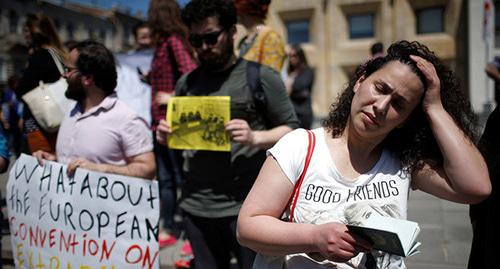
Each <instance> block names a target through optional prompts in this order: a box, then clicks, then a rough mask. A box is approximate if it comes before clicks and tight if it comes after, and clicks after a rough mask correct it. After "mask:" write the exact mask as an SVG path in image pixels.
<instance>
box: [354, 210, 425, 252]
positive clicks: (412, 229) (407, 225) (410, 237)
mask: <svg viewBox="0 0 500 269" xmlns="http://www.w3.org/2000/svg"><path fill="white" fill-rule="evenodd" d="M347 227H348V228H349V231H350V232H352V233H353V234H355V235H358V236H360V237H362V238H364V239H366V240H368V241H370V242H372V243H373V249H376V250H381V251H384V252H387V253H390V254H395V255H399V256H403V257H409V256H412V255H414V254H417V253H419V252H420V251H419V250H417V248H418V246H420V242H416V241H415V240H416V239H417V236H418V234H419V232H420V227H419V226H418V223H416V222H413V221H408V220H403V219H396V218H392V217H383V216H380V215H377V214H372V215H371V216H370V217H369V218H368V219H366V221H364V222H363V225H347Z"/></svg>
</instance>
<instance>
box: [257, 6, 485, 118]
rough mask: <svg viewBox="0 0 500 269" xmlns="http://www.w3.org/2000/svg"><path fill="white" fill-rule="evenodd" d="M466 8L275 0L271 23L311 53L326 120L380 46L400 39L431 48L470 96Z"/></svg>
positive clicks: (317, 105) (317, 104) (318, 111)
mask: <svg viewBox="0 0 500 269" xmlns="http://www.w3.org/2000/svg"><path fill="white" fill-rule="evenodd" d="M471 2H473V1H471ZM478 2H480V1H478ZM466 6H467V4H466V1H465V3H464V1H462V0H311V1H303V0H273V1H272V3H271V7H270V14H269V16H268V21H267V23H268V24H269V25H270V26H271V27H273V28H274V29H276V30H277V31H278V32H280V33H281V34H282V36H283V37H284V38H285V40H286V42H287V43H288V44H291V43H300V44H301V45H302V47H303V48H304V50H305V51H306V54H307V57H308V60H309V62H310V63H311V65H312V66H313V67H314V68H315V70H316V80H315V86H314V89H313V100H314V111H315V115H316V116H317V117H320V118H322V117H324V116H326V115H327V113H328V109H329V106H330V104H331V103H332V102H333V101H334V100H335V98H336V97H337V95H338V94H339V93H340V92H341V90H342V89H343V87H345V85H346V83H347V82H348V78H349V77H350V76H351V75H352V74H353V72H354V70H355V68H356V67H357V66H358V65H360V64H362V63H363V62H365V61H366V60H367V59H369V58H370V47H371V45H372V44H373V43H375V42H382V43H383V44H384V48H385V49H387V47H388V46H389V45H390V44H391V43H392V42H394V41H397V40H417V41H420V42H422V43H424V44H426V45H427V46H428V47H429V48H430V49H431V50H433V51H435V52H436V54H437V55H438V56H439V57H440V58H442V59H443V60H444V61H445V63H446V64H447V65H449V67H450V68H451V69H452V70H454V71H455V72H456V73H457V74H458V76H459V77H460V78H461V79H462V80H463V82H464V83H463V84H464V86H466V87H465V89H464V90H465V91H467V92H468V89H467V88H468V87H467V85H468V84H467V81H468V76H467V72H468V70H467V68H465V67H466V66H467V64H466V62H467V61H468V58H467V53H468V52H467V46H466V44H467V39H466V34H467V24H466V18H467V14H466V8H465V7H466Z"/></svg>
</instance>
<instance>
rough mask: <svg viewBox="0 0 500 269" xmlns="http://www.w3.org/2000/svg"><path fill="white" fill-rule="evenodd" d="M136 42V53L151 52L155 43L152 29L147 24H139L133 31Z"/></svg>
mask: <svg viewBox="0 0 500 269" xmlns="http://www.w3.org/2000/svg"><path fill="white" fill-rule="evenodd" d="M132 31H133V34H134V40H135V51H141V50H150V49H151V46H152V45H153V42H152V40H151V29H150V28H149V24H148V23H147V22H139V23H137V24H136V25H134V28H133V29H132Z"/></svg>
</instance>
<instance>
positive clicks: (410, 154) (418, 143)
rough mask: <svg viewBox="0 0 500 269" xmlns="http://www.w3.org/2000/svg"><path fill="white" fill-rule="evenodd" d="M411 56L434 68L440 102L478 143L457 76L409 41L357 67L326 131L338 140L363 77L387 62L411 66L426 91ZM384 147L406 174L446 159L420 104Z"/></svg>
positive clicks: (393, 131)
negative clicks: (355, 89)
mask: <svg viewBox="0 0 500 269" xmlns="http://www.w3.org/2000/svg"><path fill="white" fill-rule="evenodd" d="M410 55H417V56H420V57H422V58H424V59H426V60H427V61H429V62H430V63H432V64H433V65H434V67H435V69H436V73H437V75H438V77H439V79H440V81H441V101H442V103H443V107H444V109H445V110H446V111H447V112H448V113H449V114H450V115H451V117H452V118H453V120H454V121H455V123H456V124H457V125H458V127H459V128H460V129H461V130H462V131H463V132H464V134H465V135H466V136H467V137H468V138H469V139H470V140H471V141H474V142H476V139H477V133H476V131H477V128H476V127H477V125H476V124H477V119H476V115H475V114H474V113H473V111H472V108H471V106H470V103H469V101H468V99H467V98H465V96H464V93H463V92H462V90H461V86H460V83H459V82H458V80H457V79H456V77H455V74H454V73H453V72H452V71H450V70H449V69H447V68H446V67H445V66H444V65H443V64H442V62H441V61H440V60H439V59H438V57H437V56H436V55H435V54H434V52H432V51H430V50H429V49H428V48H427V47H426V46H425V45H423V44H421V43H419V42H417V41H413V42H409V41H406V40H403V41H398V42H395V43H393V44H392V45H391V46H390V47H389V49H387V55H386V56H385V57H379V58H375V59H372V60H370V61H368V62H366V63H365V64H363V65H361V66H359V67H358V69H357V70H356V72H355V75H354V76H353V77H352V78H351V80H350V81H349V84H348V85H347V88H346V89H344V91H343V92H342V93H341V94H340V95H339V97H338V99H337V101H336V102H335V103H333V104H332V105H331V107H330V112H329V115H328V118H327V119H326V120H325V121H324V122H323V125H324V126H325V128H327V129H328V130H329V131H331V133H332V136H333V137H334V138H335V137H339V136H340V135H341V134H342V133H343V132H344V130H345V128H346V125H347V122H348V119H349V117H350V111H351V103H352V99H353V96H354V91H353V88H354V85H355V84H356V82H357V81H358V79H359V78H360V77H361V76H363V75H364V76H365V78H367V77H369V76H370V75H371V74H373V73H374V72H375V71H377V70H379V69H381V68H382V67H384V66H385V65H386V64H387V63H389V62H391V61H399V62H401V63H403V64H406V65H408V66H409V67H410V69H411V70H412V71H413V72H414V73H415V74H416V75H417V76H418V77H419V78H420V80H421V81H422V83H423V84H424V89H426V88H427V85H426V80H425V77H424V75H423V73H422V72H421V71H420V70H419V68H418V67H417V66H416V64H415V62H414V61H413V60H411V58H410ZM382 145H383V146H384V147H385V148H387V149H389V150H390V151H392V152H393V153H395V154H396V156H397V157H398V158H399V159H400V160H401V162H402V165H403V168H404V169H405V171H407V172H409V173H412V172H414V171H417V170H419V169H421V168H422V167H423V165H424V161H425V162H427V163H429V164H431V165H441V164H442V163H443V156H442V154H441V151H440V149H439V147H438V145H437V142H436V140H435V138H434V135H433V133H432V130H431V128H430V126H429V123H428V121H427V118H426V116H425V113H424V111H423V110H422V106H421V105H419V106H418V107H416V108H415V109H414V110H413V112H412V113H411V114H410V116H409V117H408V119H407V121H406V124H405V125H404V126H403V127H401V128H395V129H394V130H392V131H391V132H390V133H389V134H388V135H387V137H386V138H385V139H384V141H383V142H382Z"/></svg>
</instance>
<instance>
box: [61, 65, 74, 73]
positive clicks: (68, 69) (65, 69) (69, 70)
mask: <svg viewBox="0 0 500 269" xmlns="http://www.w3.org/2000/svg"><path fill="white" fill-rule="evenodd" d="M63 70H64V73H69V72H71V71H73V70H78V68H77V67H70V66H64V67H63Z"/></svg>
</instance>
